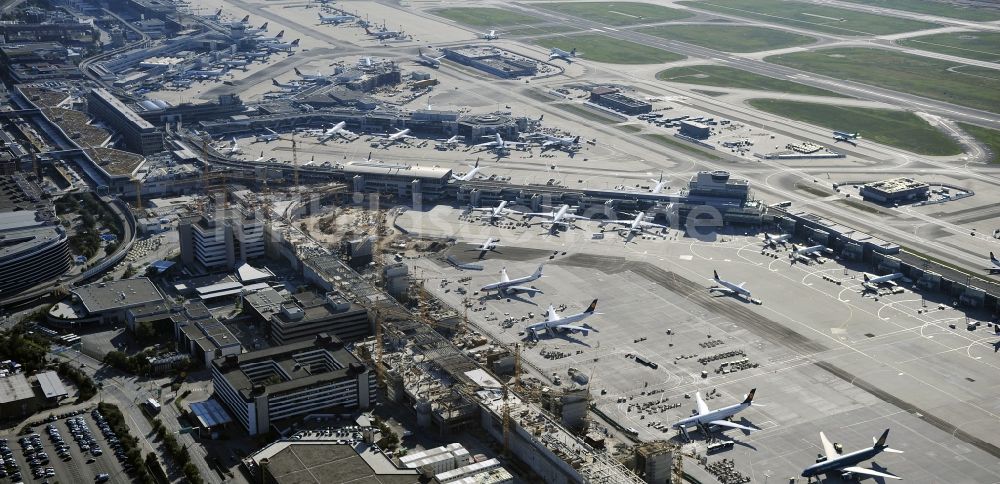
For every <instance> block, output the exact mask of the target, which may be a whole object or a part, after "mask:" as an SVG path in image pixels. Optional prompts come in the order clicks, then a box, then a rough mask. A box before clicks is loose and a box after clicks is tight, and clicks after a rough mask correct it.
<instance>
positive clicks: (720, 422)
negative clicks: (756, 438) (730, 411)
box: [709, 420, 759, 432]
mask: <svg viewBox="0 0 1000 484" xmlns="http://www.w3.org/2000/svg"><path fill="white" fill-rule="evenodd" d="M709 424H710V425H719V426H721V427H731V428H734V429H740V430H746V431H748V432H754V431H757V430H759V429H755V428H753V427H747V426H746V425H740V424H738V423H732V422H730V421H728V420H712V421H711V422H709Z"/></svg>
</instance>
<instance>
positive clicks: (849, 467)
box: [802, 429, 903, 481]
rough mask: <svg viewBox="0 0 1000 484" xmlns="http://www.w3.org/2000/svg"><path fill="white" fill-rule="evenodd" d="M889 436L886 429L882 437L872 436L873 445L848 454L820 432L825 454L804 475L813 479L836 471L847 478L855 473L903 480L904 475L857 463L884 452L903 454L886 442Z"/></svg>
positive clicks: (810, 479)
mask: <svg viewBox="0 0 1000 484" xmlns="http://www.w3.org/2000/svg"><path fill="white" fill-rule="evenodd" d="M888 437H889V429H885V432H882V436H881V437H879V438H877V439H876V438H874V437H872V441H873V442H874V444H873V445H872V446H871V447H866V448H864V449H861V450H856V451H854V452H850V453H847V454H841V453H839V452H837V448H836V447H834V445H833V444H832V443H830V439H827V438H826V435H824V434H823V432H820V433H819V439H820V441H821V442H822V443H823V454H824V456H822V457H821V459H822V460H821V461H820V462H817V463H815V464H813V465H811V466H809V467H806V468H805V470H803V471H802V477H805V478H806V479H808V480H809V481H812V478H813V477H815V476H818V475H820V474H834V473H836V474H839V475H838V477H841V478H845V480H847V479H846V478H848V477H852V475H853V474H862V475H865V476H874V477H882V478H886V479H897V480H902V477H899V476H894V475H892V474H888V473H885V472H879V471H876V470H874V469H869V468H867V467H859V466H858V465H857V464H859V463H861V462H862V461H866V460H868V459H871V458H873V457H875V456H876V455H879V454H881V453H882V452H890V453H893V454H902V453H903V451H901V450H896V449H891V448H889V446H888V445H886V444H885V440H886V439H887V438H888Z"/></svg>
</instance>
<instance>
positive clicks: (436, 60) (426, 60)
mask: <svg viewBox="0 0 1000 484" xmlns="http://www.w3.org/2000/svg"><path fill="white" fill-rule="evenodd" d="M441 59H444V56H440V57H431V56H429V55H427V54H424V51H423V50H422V49H417V62H419V63H421V64H423V65H425V66H427V67H433V68H435V69H437V68H438V67H441Z"/></svg>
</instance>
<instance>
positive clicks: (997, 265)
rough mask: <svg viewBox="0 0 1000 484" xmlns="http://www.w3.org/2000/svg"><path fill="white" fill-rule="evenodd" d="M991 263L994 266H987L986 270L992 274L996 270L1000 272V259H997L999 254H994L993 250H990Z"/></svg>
mask: <svg viewBox="0 0 1000 484" xmlns="http://www.w3.org/2000/svg"><path fill="white" fill-rule="evenodd" d="M990 263H992V264H993V267H987V268H986V270H987V271H989V272H990V274H992V273H994V272H1000V260H997V256H995V255H993V253H992V252H990Z"/></svg>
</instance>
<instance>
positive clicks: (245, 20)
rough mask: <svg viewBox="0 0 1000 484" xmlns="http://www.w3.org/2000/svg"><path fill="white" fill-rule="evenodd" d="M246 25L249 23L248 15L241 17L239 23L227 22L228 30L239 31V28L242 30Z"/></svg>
mask: <svg viewBox="0 0 1000 484" xmlns="http://www.w3.org/2000/svg"><path fill="white" fill-rule="evenodd" d="M248 23H250V16H249V15H247V16H246V17H243V18H242V19H241V20H240V21H239V22H229V27H230V28H234V29H240V28H243V27H244V26H246V24H248Z"/></svg>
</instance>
